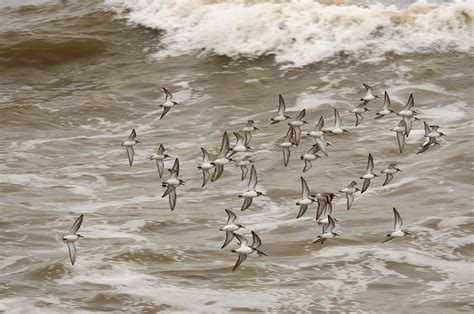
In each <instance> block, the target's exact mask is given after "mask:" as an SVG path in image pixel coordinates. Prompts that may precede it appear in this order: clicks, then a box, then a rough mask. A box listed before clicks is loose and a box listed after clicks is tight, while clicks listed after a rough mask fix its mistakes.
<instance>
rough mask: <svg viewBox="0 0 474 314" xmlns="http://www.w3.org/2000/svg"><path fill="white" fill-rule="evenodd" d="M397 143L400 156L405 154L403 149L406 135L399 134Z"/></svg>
mask: <svg viewBox="0 0 474 314" xmlns="http://www.w3.org/2000/svg"><path fill="white" fill-rule="evenodd" d="M397 141H398V149H399V150H400V154H401V153H402V152H403V147H404V146H405V135H403V133H402V132H397Z"/></svg>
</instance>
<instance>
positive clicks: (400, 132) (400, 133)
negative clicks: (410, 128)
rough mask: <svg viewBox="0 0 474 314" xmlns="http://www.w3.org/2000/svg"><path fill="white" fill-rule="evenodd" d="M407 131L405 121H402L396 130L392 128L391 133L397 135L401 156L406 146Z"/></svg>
mask: <svg viewBox="0 0 474 314" xmlns="http://www.w3.org/2000/svg"><path fill="white" fill-rule="evenodd" d="M405 130H406V123H405V120H400V122H399V123H398V125H397V126H396V127H394V128H391V129H390V131H393V132H396V133H397V142H398V149H399V150H400V154H401V153H403V147H404V146H405V135H404V133H405Z"/></svg>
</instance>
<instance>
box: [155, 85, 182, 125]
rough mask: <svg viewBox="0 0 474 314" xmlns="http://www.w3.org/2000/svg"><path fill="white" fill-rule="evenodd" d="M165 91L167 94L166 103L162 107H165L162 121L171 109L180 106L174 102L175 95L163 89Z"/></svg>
mask: <svg viewBox="0 0 474 314" xmlns="http://www.w3.org/2000/svg"><path fill="white" fill-rule="evenodd" d="M163 91H164V92H165V95H166V98H165V103H164V104H161V105H160V107H163V113H162V114H161V116H160V119H162V118H163V117H164V116H165V115H166V114H167V113H168V111H170V110H171V108H173V107H174V106H177V105H179V104H178V103H177V102H176V101H173V94H171V92H170V91H169V90H167V89H166V88H165V87H163Z"/></svg>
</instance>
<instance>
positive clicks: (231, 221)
mask: <svg viewBox="0 0 474 314" xmlns="http://www.w3.org/2000/svg"><path fill="white" fill-rule="evenodd" d="M225 212H226V213H227V223H226V224H225V226H224V227H221V228H219V230H220V231H225V241H224V244H222V247H221V249H223V248H225V247H226V246H227V245H228V244H229V243H230V241H232V239H233V238H234V231H237V230H239V229H240V228H245V227H244V226H242V225H240V224H236V223H235V220H236V219H237V216H236V215H235V214H234V212H233V211H231V210H229V209H226V210H225Z"/></svg>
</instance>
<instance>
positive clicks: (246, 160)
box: [235, 155, 253, 181]
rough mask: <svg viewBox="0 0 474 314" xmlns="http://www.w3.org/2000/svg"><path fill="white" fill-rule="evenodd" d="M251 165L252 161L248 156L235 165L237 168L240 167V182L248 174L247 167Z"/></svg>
mask: <svg viewBox="0 0 474 314" xmlns="http://www.w3.org/2000/svg"><path fill="white" fill-rule="evenodd" d="M252 163H253V160H251V159H250V156H248V155H247V156H245V157H244V158H242V159H241V160H239V161H238V162H236V163H235V165H236V166H237V167H240V171H241V172H242V175H241V176H240V180H241V181H244V180H245V178H246V177H247V173H248V172H249V168H248V166H250V165H251V164H252Z"/></svg>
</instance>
